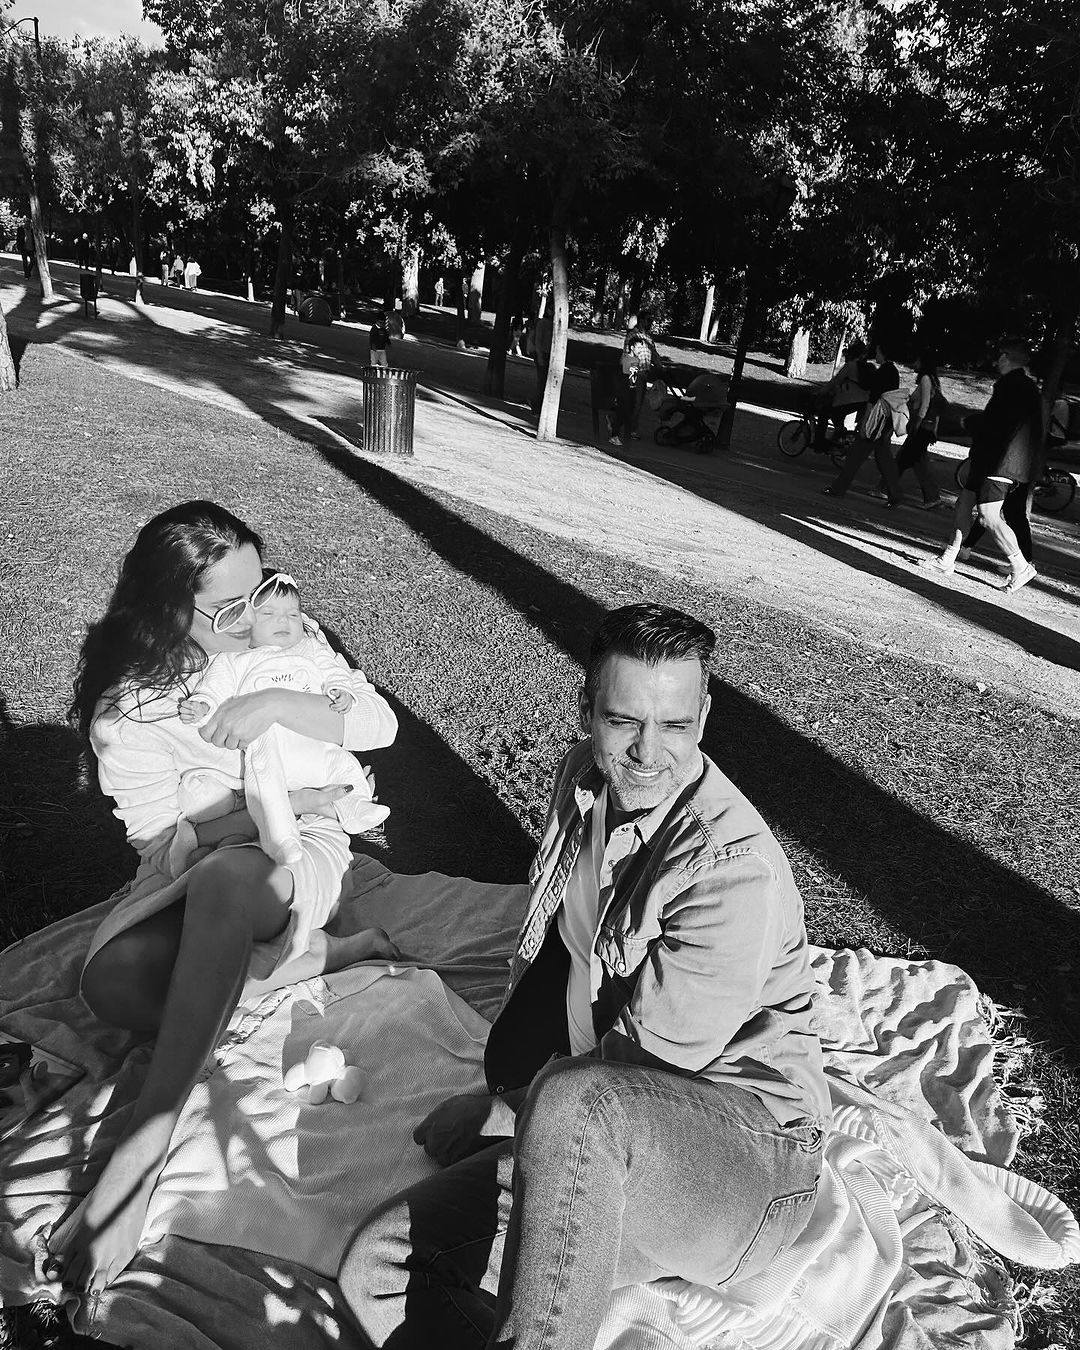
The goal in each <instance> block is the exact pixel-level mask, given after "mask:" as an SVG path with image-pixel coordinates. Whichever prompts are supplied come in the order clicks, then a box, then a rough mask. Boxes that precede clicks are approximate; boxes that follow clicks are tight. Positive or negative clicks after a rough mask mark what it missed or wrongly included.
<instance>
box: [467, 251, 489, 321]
mask: <svg viewBox="0 0 1080 1350" xmlns="http://www.w3.org/2000/svg"><path fill="white" fill-rule="evenodd" d="M485 271H486V267H485V264H484V262H483V260H482V259H481V261H480V262H478V263H477V264H476V266H475V267H474V268H473V274H472V277H471V279H470V281H469V322H470V323H479V322H480V316H481V314H482V312H483V307H484V273H485Z"/></svg>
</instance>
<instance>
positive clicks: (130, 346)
mask: <svg viewBox="0 0 1080 1350" xmlns="http://www.w3.org/2000/svg"><path fill="white" fill-rule="evenodd" d="M58 273H59V276H60V279H61V286H60V290H61V293H62V294H66V295H67V296H69V297H73V296H74V290H73V288H72V286H71V284H70V281H69V280H68V278H67V275H66V274H65V269H63V268H59V269H58ZM117 282H118V283H119V282H121V279H120V278H117ZM152 294H155V298H159V297H157V295H156V293H154V292H152ZM160 298H161V299H162V300H164V301H166V303H162V304H154V305H153V306H151V307H149V308H146V309H142V308H136V307H135V306H134V305H133V304H131V303H129V302H128V301H126V300H123V299H109V298H106V299H103V300H102V301H101V304H100V309H101V319H100V320H99V321H97V322H94V321H92V320H91V321H89V322H88V321H86V320H85V319H84V318H83V317H82V310H81V306H78V307H76V306H75V305H74V304H73V303H63V304H60V305H57V306H56V307H54V308H53V309H51V310H48V311H42V310H41V309H40V306H39V303H38V301H37V299H36V298H31V297H27V296H26V295H25V293H24V291H23V288H22V286H21V284H20V283H19V279H18V277H17V273H16V269H15V268H14V267H9V266H3V265H0V299H2V301H3V304H4V308H5V310H6V311H7V313H8V316H9V325H10V328H11V331H12V334H13V335H15V336H21V337H23V338H26V339H29V340H32V341H45V342H55V343H58V344H59V345H61V346H62V347H63V348H64V349H66V350H68V351H70V352H72V353H75V354H77V355H79V356H81V357H84V358H88V359H91V360H94V361H98V362H100V363H101V364H103V365H106V366H108V367H109V368H110V369H113V370H115V371H117V372H118V373H122V374H124V375H127V376H129V377H131V378H134V379H140V380H145V381H148V382H151V383H153V384H155V385H158V386H163V387H169V388H173V389H175V390H177V391H178V392H181V393H184V394H186V395H188V396H189V397H194V398H198V399H201V400H204V401H207V402H211V403H214V404H217V405H219V406H222V407H228V408H231V409H233V410H234V411H237V412H241V413H244V414H247V415H249V416H255V417H259V418H262V419H263V420H268V421H271V422H273V423H274V424H276V425H279V426H281V427H282V428H283V429H286V430H289V431H292V432H295V433H296V434H299V435H303V436H308V437H318V438H322V439H325V438H327V437H330V438H332V439H333V440H334V441H335V443H337V444H342V443H347V444H349V445H351V446H352V447H353V448H354V450H356V452H357V453H362V451H361V450H359V448H358V446H357V440H358V434H359V422H360V413H361V409H360V388H359V384H358V381H357V379H356V371H357V369H358V368H359V365H360V364H361V362H362V360H363V359H364V355H365V353H366V338H365V337H364V336H363V335H362V333H361V332H360V331H359V330H358V329H356V328H352V327H350V326H346V325H335V326H334V327H333V328H332V329H310V328H308V327H306V326H305V327H303V328H300V326H299V325H296V324H295V323H293V324H292V325H291V329H290V335H297V334H300V333H302V334H303V338H304V340H303V341H296V340H292V341H289V342H286V343H272V342H270V341H269V339H268V338H266V337H265V336H263V335H262V334H261V333H260V332H257V331H255V325H259V326H261V325H262V323H263V322H264V312H263V311H261V310H257V309H252V307H250V306H246V305H245V304H244V302H242V301H236V300H231V299H228V298H226V297H215V296H207V295H203V294H200V295H198V296H197V297H190V296H181V295H177V296H175V298H174V297H173V296H172V295H168V296H161V297H160ZM173 304H175V305H176V306H178V307H176V308H173V307H171V306H172V305H173ZM395 359H396V360H397V362H398V364H400V365H402V366H407V367H411V368H414V369H416V370H417V371H418V372H419V374H420V389H419V393H418V398H417V410H416V441H415V447H416V454H415V456H414V457H413V458H411V459H405V458H402V459H396V458H395V459H393V460H387V459H385V458H384V459H381V460H380V463H381V464H382V465H383V467H384V468H390V469H392V470H393V472H395V473H398V474H400V475H401V477H403V478H405V479H408V480H410V481H412V482H415V483H418V484H423V485H428V486H431V487H435V488H439V489H441V490H443V491H445V492H448V493H450V494H452V495H454V496H457V497H460V498H464V499H466V500H469V501H472V502H476V503H478V504H480V505H484V506H487V507H490V508H492V509H494V510H496V511H498V512H500V513H502V514H504V515H507V516H510V517H512V518H515V519H519V520H522V521H526V522H528V523H529V524H532V525H535V526H538V527H540V528H541V529H544V530H547V531H549V532H551V533H553V534H555V535H558V536H560V537H564V538H573V539H578V540H583V541H585V542H588V543H589V544H591V545H592V546H593V547H595V548H597V549H599V550H601V551H606V552H608V553H611V554H614V555H617V556H621V557H627V558H632V559H634V560H635V561H638V562H643V563H646V564H648V565H650V566H652V567H655V568H657V569H658V570H660V571H663V572H665V573H668V574H670V575H674V576H680V577H684V578H686V579H687V580H692V581H699V582H703V583H707V584H709V585H711V586H719V587H721V588H723V589H725V590H727V591H730V592H733V593H736V594H744V595H748V596H751V597H753V598H755V599H757V600H760V601H763V602H765V603H767V604H771V605H775V606H777V607H779V608H781V609H784V610H788V611H792V612H796V613H798V614H800V615H802V616H805V617H809V618H812V619H814V620H815V621H817V622H818V623H821V624H823V625H825V626H827V627H829V628H832V629H834V630H837V631H841V632H843V633H845V634H849V635H852V636H854V637H856V638H857V639H858V640H860V641H862V642H865V643H867V644H869V645H871V646H873V647H876V648H879V649H881V650H884V651H888V652H895V653H902V654H905V655H909V656H912V657H915V658H917V659H920V660H923V661H927V662H930V663H933V664H935V665H938V666H940V667H942V668H944V669H947V670H949V671H950V672H952V673H954V674H957V675H959V676H961V677H962V678H965V679H967V680H970V681H972V682H980V683H983V684H986V685H988V686H990V685H993V686H997V687H1000V688H1002V689H1004V690H1006V691H1008V692H1009V693H1011V694H1013V695H1014V696H1016V697H1018V698H1021V699H1026V700H1031V701H1033V702H1035V703H1037V704H1038V705H1040V706H1043V707H1046V708H1052V709H1054V710H1056V711H1057V712H1059V713H1062V714H1065V715H1067V716H1070V717H1072V718H1076V719H1080V679H1078V678H1077V672H1078V670H1080V607H1078V606H1080V529H1078V527H1077V524H1076V511H1077V507H1076V506H1074V507H1073V508H1071V509H1070V514H1069V516H1068V517H1067V518H1066V519H1064V520H1053V521H1051V520H1050V519H1048V518H1045V517H1041V518H1038V523H1037V526H1036V530H1037V543H1036V547H1037V550H1038V558H1037V561H1038V565H1039V567H1040V572H1041V575H1040V577H1039V578H1038V580H1037V581H1036V582H1035V583H1034V584H1032V585H1031V586H1029V587H1028V588H1027V589H1026V590H1024V591H1022V592H1020V593H1019V594H1018V595H1017V596H1015V597H1012V598H1005V597H1003V596H1002V595H1000V594H999V593H998V591H997V590H996V589H994V588H993V585H992V582H993V581H995V580H997V574H996V573H995V572H994V571H993V570H992V569H991V568H990V567H989V566H988V565H987V564H986V563H981V564H979V565H973V566H971V567H967V568H964V569H962V575H961V574H959V573H958V574H957V576H956V577H954V578H952V579H944V578H942V579H934V578H932V577H927V576H924V575H923V574H922V573H921V572H920V571H919V570H918V569H917V568H916V567H915V565H914V564H915V562H916V561H917V560H918V559H919V558H922V557H926V556H927V555H928V554H929V553H930V552H931V551H934V550H936V548H937V547H938V546H939V544H940V541H941V540H942V539H943V538H944V535H945V533H946V529H947V525H948V513H947V512H944V511H937V512H923V511H918V510H915V509H914V508H913V507H910V508H902V509H900V510H896V511H888V510H885V509H883V508H882V507H881V506H880V504H878V503H877V502H875V501H873V500H872V499H870V498H869V497H867V496H865V495H862V494H856V493H853V494H851V495H850V496H849V497H848V498H847V499H845V500H844V501H842V502H840V501H834V500H830V499H828V498H822V497H821V496H820V489H821V488H822V487H823V486H824V484H825V483H826V482H827V481H828V476H827V474H828V471H829V470H830V466H829V465H827V464H826V463H824V462H821V463H814V462H812V461H811V460H810V459H807V460H806V462H804V460H797V461H794V462H788V461H782V460H781V459H780V457H779V455H778V453H777V451H776V448H775V436H776V428H777V424H778V419H779V415H778V414H776V413H775V412H771V411H769V410H768V409H764V408H753V407H750V408H746V409H743V410H741V411H740V414H739V417H738V419H737V421H736V426H735V435H734V440H733V449H732V451H731V452H729V453H726V454H723V455H712V456H703V457H699V456H694V455H689V454H687V453H686V452H684V451H677V450H662V449H658V448H657V447H655V446H654V445H652V443H651V440H650V439H643V440H642V441H640V442H631V443H630V445H629V446H628V447H627V448H626V449H625V450H623V451H621V452H615V453H610V452H609V448H608V447H607V446H604V447H603V448H598V447H596V446H595V445H593V444H592V443H591V427H590V425H589V416H588V410H587V395H588V388H587V382H586V381H585V380H583V379H582V378H581V376H580V375H570V376H569V377H568V381H567V388H566V395H565V400H564V407H565V409H566V412H565V414H564V416H563V417H562V419H561V422H560V432H561V434H562V436H563V440H562V441H560V442H559V443H558V444H554V445H539V444H538V443H537V442H536V441H535V439H533V436H532V434H531V428H530V424H529V418H528V414H527V406H526V405H527V399H528V394H529V391H530V389H531V386H532V380H533V372H532V366H531V363H526V362H524V361H521V360H520V359H517V358H514V359H512V360H511V362H510V363H509V366H508V378H507V394H508V399H507V401H506V402H499V403H495V402H492V401H490V400H485V399H483V398H481V397H480V395H479V393H478V392H477V391H478V390H479V388H480V384H481V380H482V376H483V368H484V357H483V356H482V355H480V354H477V353H470V352H458V351H455V350H453V349H452V348H448V347H446V346H445V345H440V344H437V343H434V342H428V341H419V342H411V343H402V344H398V346H397V348H396V351H395ZM684 359H685V354H684ZM703 364H708V365H714V367H715V365H716V364H719V363H718V362H717V361H716V358H710V359H709V360H708V361H706V362H703ZM642 429H643V432H644V433H645V435H646V437H649V436H650V435H651V424H650V423H649V422H648V421H646V422H645V423H644V425H643V428H642ZM960 453H962V452H960V451H958V450H956V449H955V448H950V447H944V448H943V456H942V460H941V463H940V468H939V472H940V474H941V479H942V482H943V483H949V482H951V470H952V464H951V462H950V460H951V459H953V458H955V457H956V456H957V455H958V454H960ZM871 485H872V479H871V476H870V473H869V470H864V481H863V487H869V486H871Z"/></svg>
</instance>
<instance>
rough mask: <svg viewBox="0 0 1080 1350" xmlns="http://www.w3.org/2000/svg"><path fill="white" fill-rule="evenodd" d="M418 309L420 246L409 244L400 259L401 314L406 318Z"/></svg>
mask: <svg viewBox="0 0 1080 1350" xmlns="http://www.w3.org/2000/svg"><path fill="white" fill-rule="evenodd" d="M419 309H420V245H419V244H410V245H409V247H408V248H407V249H406V250H405V253H404V255H403V256H402V259H401V312H402V314H404V315H405V317H406V318H408V317H409V316H410V315H412V314H416V313H418V312H419Z"/></svg>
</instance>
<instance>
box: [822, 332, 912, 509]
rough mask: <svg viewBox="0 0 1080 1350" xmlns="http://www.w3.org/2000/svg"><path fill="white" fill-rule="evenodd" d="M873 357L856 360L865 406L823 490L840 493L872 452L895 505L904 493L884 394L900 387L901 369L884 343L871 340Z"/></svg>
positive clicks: (831, 495)
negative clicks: (839, 465) (832, 477)
mask: <svg viewBox="0 0 1080 1350" xmlns="http://www.w3.org/2000/svg"><path fill="white" fill-rule="evenodd" d="M873 349H874V360H873V361H860V362H859V383H860V384H861V385H862V387H863V388H864V389H865V390H866V407H865V408H864V409H863V410H862V412H861V413H860V414H859V420H858V423H857V425H856V436H855V440H854V443H853V444H852V446H851V449H850V450H849V451H848V452H847V457H846V459H845V460H844V466H843V468H842V469H841V470H840V472H839V473H838V474H837V475H836V478H835V480H834V481H833V482H832V483H831V484H830V485H829V486H828V487H827V488H822V492H824V493H825V495H826V496H827V497H842V496H843V495H844V494H845V492H847V490H848V488H849V487H850V486H851V484H852V482H853V481H854V478H855V475H856V474H857V473H858V472H859V470H860V469H861V468H862V465H863V461H864V460H865V459H866V457H867V456H868V455H869V454H871V453H872V454H873V456H874V460H875V462H876V463H877V466H878V470H879V472H880V474H881V476H882V478H883V479H884V480H885V486H886V488H887V489H888V494H889V502H890V503H891V504H892V505H894V506H895V505H897V504H898V503H899V502H900V501H901V500H902V497H903V494H902V492H901V490H900V479H899V478H898V477H897V473H896V460H895V459H893V457H892V450H891V449H890V445H891V442H892V430H893V419H892V410H891V409H890V407H889V405H888V403H887V402H886V401H885V397H884V396H885V395H886V394H889V393H891V392H892V391H893V390H894V389H899V388H900V372H899V371H898V370H897V369H896V366H895V365H894V364H893V362H892V360H891V358H890V357H889V355H888V353H887V352H886V351H885V348H884V346H883V345H882V343H881V342H880V341H879V342H877V343H876V344H873Z"/></svg>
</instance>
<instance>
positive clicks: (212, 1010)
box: [49, 849, 292, 1291]
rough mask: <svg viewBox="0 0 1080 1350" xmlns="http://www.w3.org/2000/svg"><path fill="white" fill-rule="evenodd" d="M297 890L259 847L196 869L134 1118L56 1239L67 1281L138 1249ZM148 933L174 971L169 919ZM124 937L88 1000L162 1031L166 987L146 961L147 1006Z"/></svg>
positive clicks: (90, 1279) (90, 1275)
mask: <svg viewBox="0 0 1080 1350" xmlns="http://www.w3.org/2000/svg"><path fill="white" fill-rule="evenodd" d="M291 892H292V876H291V875H290V873H289V872H288V871H286V870H285V869H284V868H278V867H275V866H274V864H273V863H272V862H271V861H270V859H269V858H267V857H266V855H265V854H263V853H261V852H260V851H259V850H257V849H235V850H233V849H230V850H228V851H226V852H224V853H218V854H215V855H213V856H212V857H210V858H207V859H206V860H205V862H204V863H203V864H202V865H201V866H200V867H199V868H198V869H197V870H196V871H194V872H193V873H192V876H191V880H190V883H189V886H188V892H187V896H186V898H185V900H184V901H183V920H182V924H181V925H179V932H178V940H177V942H176V953H175V959H174V961H173V964H172V969H171V972H170V973H169V978H168V986H167V991H166V992H165V995H164V1000H163V1003H162V1006H161V1013H160V1022H159V1025H158V1027H157V1041H156V1044H155V1046H154V1052H153V1055H152V1057H151V1060H150V1066H149V1069H148V1070H147V1075H146V1079H145V1081H144V1083H143V1086H142V1090H141V1091H140V1093H139V1095H138V1097H137V1098H136V1100H135V1105H134V1109H133V1112H132V1116H131V1119H130V1121H129V1122H128V1125H127V1127H126V1129H125V1131H124V1133H123V1135H122V1137H121V1139H120V1141H119V1142H118V1144H117V1145H116V1148H115V1150H114V1151H113V1153H112V1155H111V1156H110V1158H109V1160H108V1162H107V1163H106V1165H105V1168H104V1170H103V1171H102V1173H101V1176H100V1177H99V1178H98V1182H97V1184H96V1185H95V1187H94V1189H93V1190H92V1191H91V1192H90V1194H89V1195H88V1196H87V1197H86V1199H85V1200H84V1201H83V1202H82V1204H81V1205H80V1206H79V1208H78V1209H77V1210H76V1211H75V1213H74V1214H72V1215H71V1216H70V1217H69V1218H68V1219H66V1220H65V1221H64V1223H63V1224H62V1225H60V1227H59V1228H58V1229H57V1230H56V1231H55V1232H54V1234H53V1236H52V1238H51V1240H50V1242H49V1247H50V1250H51V1252H52V1253H53V1255H54V1257H55V1258H56V1263H55V1267H54V1268H55V1269H56V1271H57V1273H58V1274H59V1276H60V1278H61V1279H62V1281H63V1283H64V1285H65V1286H66V1287H68V1288H72V1289H76V1290H81V1289H87V1290H92V1291H97V1290H101V1289H103V1288H104V1287H105V1286H106V1285H107V1284H108V1283H109V1282H110V1281H111V1280H113V1279H115V1277H116V1276H117V1275H119V1273H120V1272H121V1271H122V1270H123V1269H124V1267H125V1266H126V1265H127V1264H128V1262H129V1261H130V1260H131V1259H132V1257H133V1256H134V1255H135V1252H136V1250H137V1248H138V1244H139V1238H140V1237H141V1235H142V1228H143V1223H144V1221H145V1218H146V1209H147V1206H148V1204H149V1202H150V1193H151V1191H152V1190H153V1188H154V1183H155V1182H156V1181H157V1178H158V1176H159V1174H160V1172H161V1169H162V1167H163V1166H164V1163H165V1158H166V1154H167V1150H168V1146H169V1140H170V1138H171V1137H172V1132H173V1128H174V1127H175V1125H176V1121H177V1119H178V1117H179V1115H180V1111H181V1109H182V1108H183V1105H184V1103H185V1102H186V1101H187V1098H188V1094H189V1093H190V1092H191V1089H192V1087H193V1086H194V1084H195V1081H196V1079H197V1077H198V1075H199V1072H200V1071H201V1069H202V1067H203V1065H204V1064H205V1062H206V1059H207V1056H208V1055H209V1054H210V1051H211V1050H212V1049H213V1047H214V1045H215V1043H216V1042H217V1040H218V1038H219V1036H220V1035H221V1032H222V1030H223V1028H224V1026H225V1024H226V1022H227V1021H228V1019H229V1017H230V1015H231V1014H232V1011H233V1009H234V1008H235V1007H236V1003H237V1000H238V999H239V996H240V990H241V987H242V986H243V983H244V979H245V977H246V975H247V970H248V964H249V961H250V957H251V948H252V943H253V942H257V941H264V940H266V939H268V938H271V937H273V936H275V935H276V934H277V933H279V932H280V931H281V929H282V928H283V927H284V926H285V923H286V922H287V920H288V914H289V899H290V896H291ZM146 936H147V939H148V950H147V952H146V955H147V957H148V958H149V959H150V961H151V963H152V964H154V965H156V966H157V968H158V970H159V972H160V973H164V966H165V965H166V963H167V955H168V950H167V949H168V940H169V939H168V931H167V927H166V925H164V924H161V923H160V922H159V924H158V925H157V926H156V927H155V928H153V929H150V930H149V931H148V933H147V935H146ZM118 941H119V940H118ZM112 946H113V944H112V943H110V944H109V945H108V946H106V947H104V948H103V949H102V951H101V952H100V953H99V954H98V956H97V957H95V959H94V961H93V962H91V964H90V966H89V967H88V968H87V971H86V975H85V977H84V983H83V987H84V994H85V996H86V998H87V1002H88V1003H89V1004H90V1006H91V1007H92V1008H93V1009H94V1011H95V1012H97V1013H98V1014H99V1015H100V1016H102V1017H103V1018H105V1019H109V1018H110V1015H111V1016H113V1017H116V1019H117V1020H118V1021H120V1022H121V1024H122V1025H129V1026H132V1027H133V1029H135V1030H153V1029H154V1028H153V1026H152V1025H149V1024H150V1023H152V1020H153V1012H154V1009H153V995H154V990H153V989H152V988H148V987H146V979H145V972H141V973H140V976H139V986H140V987H141V995H142V1006H141V1007H140V1006H139V1003H138V1001H135V1002H133V998H132V994H131V993H129V992H128V991H127V989H126V988H125V985H126V983H127V980H128V978H129V976H130V974H131V972H132V966H131V964H130V960H131V957H132V955H133V954H134V953H135V952H136V951H137V947H136V946H135V945H134V944H133V943H132V941H131V940H129V941H128V943H127V944H126V947H125V949H124V950H122V951H121V952H119V953H118V955H119V956H120V958H121V959H119V960H116V959H111V958H108V957H107V954H108V953H109V951H110V948H111V947H112ZM137 999H138V995H136V1000H137ZM125 1014H127V1016H126V1017H125ZM49 1273H50V1274H51V1273H52V1272H51V1271H50V1272H49Z"/></svg>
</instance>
